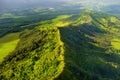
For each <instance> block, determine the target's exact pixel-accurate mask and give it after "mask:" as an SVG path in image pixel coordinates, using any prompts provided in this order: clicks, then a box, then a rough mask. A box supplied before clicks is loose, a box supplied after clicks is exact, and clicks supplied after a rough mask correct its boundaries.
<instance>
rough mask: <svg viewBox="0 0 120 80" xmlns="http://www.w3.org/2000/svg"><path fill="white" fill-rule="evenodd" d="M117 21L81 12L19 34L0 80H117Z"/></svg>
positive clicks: (0, 68)
mask: <svg viewBox="0 0 120 80" xmlns="http://www.w3.org/2000/svg"><path fill="white" fill-rule="evenodd" d="M119 34H120V20H119V19H117V18H116V17H114V16H111V15H107V14H100V13H99V14H98V13H94V12H91V11H85V12H82V13H80V14H75V15H61V16H58V17H56V18H54V19H51V20H46V21H42V22H40V26H38V27H35V28H34V29H32V30H25V31H23V32H22V33H20V40H19V42H18V44H17V46H16V49H15V50H14V51H13V52H11V53H9V55H8V56H6V57H5V58H4V60H3V62H2V64H1V65H0V80H120V55H119V54H120V35H119Z"/></svg>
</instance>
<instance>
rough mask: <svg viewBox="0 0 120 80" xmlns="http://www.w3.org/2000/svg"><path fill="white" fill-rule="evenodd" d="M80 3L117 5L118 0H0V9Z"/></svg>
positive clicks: (85, 4)
mask: <svg viewBox="0 0 120 80" xmlns="http://www.w3.org/2000/svg"><path fill="white" fill-rule="evenodd" d="M71 3H73V4H74V3H80V5H83V6H85V7H87V8H89V6H97V5H119V3H120V0H59V1H56V0H20V1H16V0H1V1H0V9H2V10H4V9H9V8H27V7H34V6H35V7H36V6H37V7H38V6H62V5H64V4H71Z"/></svg>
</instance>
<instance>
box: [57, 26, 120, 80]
mask: <svg viewBox="0 0 120 80" xmlns="http://www.w3.org/2000/svg"><path fill="white" fill-rule="evenodd" d="M59 30H60V34H61V40H62V41H63V42H64V45H65V54H64V57H65V68H64V71H63V72H62V73H61V75H60V76H59V77H58V78H57V79H56V80H101V79H102V80H103V79H104V78H106V79H113V80H116V79H120V78H119V76H118V74H120V71H119V70H118V67H119V66H116V65H114V64H113V63H116V64H120V62H119V61H120V56H118V55H115V54H111V55H110V54H105V49H104V48H101V47H96V46H95V45H93V44H91V42H92V43H95V42H94V40H92V39H90V38H89V37H88V36H87V35H89V36H92V37H95V35H96V34H105V33H106V32H105V31H103V30H101V29H99V28H97V27H95V26H92V25H89V24H83V25H81V26H79V27H74V26H71V27H60V28H59Z"/></svg>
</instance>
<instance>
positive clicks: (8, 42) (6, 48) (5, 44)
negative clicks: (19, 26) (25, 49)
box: [0, 33, 19, 62]
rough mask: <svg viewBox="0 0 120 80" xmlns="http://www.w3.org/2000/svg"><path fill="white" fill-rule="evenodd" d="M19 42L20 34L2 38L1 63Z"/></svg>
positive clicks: (0, 39) (0, 43)
mask: <svg viewBox="0 0 120 80" xmlns="http://www.w3.org/2000/svg"><path fill="white" fill-rule="evenodd" d="M18 41H19V33H11V34H8V35H5V36H4V37H2V38H0V62H2V60H3V58H4V57H5V56H6V55H8V54H9V53H10V52H12V51H13V50H14V49H15V47H16V45H17V43H18Z"/></svg>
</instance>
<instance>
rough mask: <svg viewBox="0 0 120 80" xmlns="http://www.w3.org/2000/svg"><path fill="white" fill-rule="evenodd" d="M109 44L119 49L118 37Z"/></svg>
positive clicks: (119, 41)
mask: <svg viewBox="0 0 120 80" xmlns="http://www.w3.org/2000/svg"><path fill="white" fill-rule="evenodd" d="M111 45H112V47H113V48H115V49H117V50H120V40H119V39H113V41H112V42H111Z"/></svg>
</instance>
